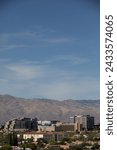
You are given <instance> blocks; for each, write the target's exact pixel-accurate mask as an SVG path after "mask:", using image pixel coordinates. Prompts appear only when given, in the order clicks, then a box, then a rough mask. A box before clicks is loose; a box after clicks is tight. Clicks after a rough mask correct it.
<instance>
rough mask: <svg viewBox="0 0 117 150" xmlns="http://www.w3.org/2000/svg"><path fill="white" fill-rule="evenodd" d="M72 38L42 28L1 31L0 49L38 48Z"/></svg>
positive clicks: (69, 40)
mask: <svg viewBox="0 0 117 150" xmlns="http://www.w3.org/2000/svg"><path fill="white" fill-rule="evenodd" d="M73 41H74V39H72V38H70V37H64V36H63V35H61V36H57V34H55V33H54V32H51V30H50V31H49V30H44V29H42V28H38V30H37V28H36V29H34V28H33V29H30V30H28V29H27V31H21V32H16V33H3V34H1V35H0V51H4V50H14V49H15V50H16V49H17V48H39V47H42V46H46V47H47V46H50V45H52V44H64V43H68V44H69V43H70V42H73Z"/></svg>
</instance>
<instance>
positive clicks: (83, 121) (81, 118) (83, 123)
mask: <svg viewBox="0 0 117 150" xmlns="http://www.w3.org/2000/svg"><path fill="white" fill-rule="evenodd" d="M74 123H77V125H78V127H79V130H92V129H93V128H94V117H93V116H90V115H75V116H74Z"/></svg>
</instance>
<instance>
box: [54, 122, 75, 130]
mask: <svg viewBox="0 0 117 150" xmlns="http://www.w3.org/2000/svg"><path fill="white" fill-rule="evenodd" d="M76 130H77V123H63V124H60V125H58V126H55V131H57V132H60V131H63V132H75V131H76Z"/></svg>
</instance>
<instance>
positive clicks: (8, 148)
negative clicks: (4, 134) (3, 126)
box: [0, 144, 12, 150]
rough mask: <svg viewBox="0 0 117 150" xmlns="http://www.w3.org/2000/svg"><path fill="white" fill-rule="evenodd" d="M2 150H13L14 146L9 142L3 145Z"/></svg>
mask: <svg viewBox="0 0 117 150" xmlns="http://www.w3.org/2000/svg"><path fill="white" fill-rule="evenodd" d="M0 150H12V147H11V146H10V145H9V144H6V145H3V146H2V148H1V149H0Z"/></svg>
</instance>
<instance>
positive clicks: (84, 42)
mask: <svg viewBox="0 0 117 150" xmlns="http://www.w3.org/2000/svg"><path fill="white" fill-rule="evenodd" d="M0 3H1V6H0V7H1V10H0V19H1V23H0V69H1V74H0V94H9V95H13V96H18V97H24V98H35V97H39V98H47V99H57V100H64V99H99V91H100V89H99V82H100V81H99V59H100V58H99V1H98V0H96V1H95V2H94V1H93V0H90V1H87V0H79V1H76V0H73V1H70V0H64V1H63V0H59V1H57V0H50V1H42V0H40V1H38V0H35V1H31V0H28V1H27V0H26V1H23V0H22V1H18V0H16V1H14V0H12V1H11V2H8V1H7V0H6V1H1V2H0Z"/></svg>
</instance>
